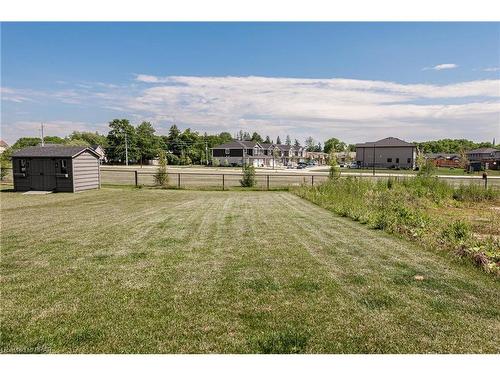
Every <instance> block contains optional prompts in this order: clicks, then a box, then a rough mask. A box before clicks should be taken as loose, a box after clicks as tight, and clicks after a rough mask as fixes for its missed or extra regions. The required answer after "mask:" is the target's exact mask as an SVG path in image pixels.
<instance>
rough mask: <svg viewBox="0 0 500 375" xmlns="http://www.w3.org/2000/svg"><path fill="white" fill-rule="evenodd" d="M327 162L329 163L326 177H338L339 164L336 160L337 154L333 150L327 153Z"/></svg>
mask: <svg viewBox="0 0 500 375" xmlns="http://www.w3.org/2000/svg"><path fill="white" fill-rule="evenodd" d="M328 164H329V165H330V170H329V172H328V177H329V178H330V179H332V180H334V179H338V178H339V177H340V166H339V163H338V162H337V156H336V155H335V153H334V152H333V151H332V152H331V153H330V155H329V158H328Z"/></svg>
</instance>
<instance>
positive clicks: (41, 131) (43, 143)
mask: <svg viewBox="0 0 500 375" xmlns="http://www.w3.org/2000/svg"><path fill="white" fill-rule="evenodd" d="M40 125H41V126H40V133H41V135H42V137H41V138H42V147H44V146H45V141H44V139H43V138H44V137H43V122H42V123H40Z"/></svg>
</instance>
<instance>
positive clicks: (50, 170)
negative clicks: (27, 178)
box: [30, 159, 56, 190]
mask: <svg viewBox="0 0 500 375" xmlns="http://www.w3.org/2000/svg"><path fill="white" fill-rule="evenodd" d="M30 168H31V189H32V190H54V189H55V188H56V174H55V164H54V161H53V160H50V159H32V160H31V165H30Z"/></svg>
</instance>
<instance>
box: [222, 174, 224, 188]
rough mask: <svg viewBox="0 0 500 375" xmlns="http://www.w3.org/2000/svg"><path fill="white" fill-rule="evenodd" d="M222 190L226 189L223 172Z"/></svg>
mask: <svg viewBox="0 0 500 375" xmlns="http://www.w3.org/2000/svg"><path fill="white" fill-rule="evenodd" d="M222 191H224V173H223V174H222Z"/></svg>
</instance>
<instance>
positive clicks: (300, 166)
mask: <svg viewBox="0 0 500 375" xmlns="http://www.w3.org/2000/svg"><path fill="white" fill-rule="evenodd" d="M305 168H306V164H299V165H297V169H305Z"/></svg>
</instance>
